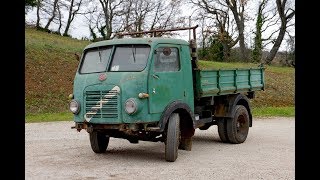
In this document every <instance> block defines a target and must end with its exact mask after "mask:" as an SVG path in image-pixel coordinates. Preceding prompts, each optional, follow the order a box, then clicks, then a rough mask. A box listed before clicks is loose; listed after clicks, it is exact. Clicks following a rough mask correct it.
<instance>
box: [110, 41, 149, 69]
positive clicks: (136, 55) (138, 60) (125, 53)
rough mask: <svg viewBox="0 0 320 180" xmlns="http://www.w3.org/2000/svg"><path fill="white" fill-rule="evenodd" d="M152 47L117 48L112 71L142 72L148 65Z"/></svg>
mask: <svg viewBox="0 0 320 180" xmlns="http://www.w3.org/2000/svg"><path fill="white" fill-rule="evenodd" d="M149 52H150V46H148V45H124V46H117V47H116V49H115V52H114V55H113V59H112V62H111V66H110V71H142V70H143V69H144V68H145V67H146V64H147V60H148V56H149Z"/></svg>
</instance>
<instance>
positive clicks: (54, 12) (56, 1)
mask: <svg viewBox="0 0 320 180" xmlns="http://www.w3.org/2000/svg"><path fill="white" fill-rule="evenodd" d="M57 4H58V0H54V2H53V10H52V16H51V17H50V18H49V20H48V23H47V24H46V26H45V27H44V29H46V30H49V26H50V24H51V22H52V21H53V19H54V18H55V17H56V10H57Z"/></svg>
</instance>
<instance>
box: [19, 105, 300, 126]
mask: <svg viewBox="0 0 320 180" xmlns="http://www.w3.org/2000/svg"><path fill="white" fill-rule="evenodd" d="M252 114H253V116H254V117H278V116H281V117H293V116H295V108H294V107H259V108H252ZM25 119H26V123H33V122H51V121H72V120H73V115H72V114H71V113H70V112H63V113H37V114H27V115H26V117H25Z"/></svg>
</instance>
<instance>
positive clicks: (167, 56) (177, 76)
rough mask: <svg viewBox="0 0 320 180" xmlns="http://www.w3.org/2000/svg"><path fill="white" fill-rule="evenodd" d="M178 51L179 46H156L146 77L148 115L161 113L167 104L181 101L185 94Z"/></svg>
mask: <svg viewBox="0 0 320 180" xmlns="http://www.w3.org/2000/svg"><path fill="white" fill-rule="evenodd" d="M179 50H180V46H179V45H172V44H159V45H158V46H156V50H155V51H154V53H153V58H152V59H153V61H152V64H151V67H150V71H149V77H148V93H149V111H150V113H162V112H163V110H164V108H165V107H166V106H167V105H168V104H170V103H171V102H173V101H175V100H182V99H183V95H184V93H185V92H184V87H183V84H184V82H183V76H182V71H183V70H182V68H181V55H180V52H179Z"/></svg>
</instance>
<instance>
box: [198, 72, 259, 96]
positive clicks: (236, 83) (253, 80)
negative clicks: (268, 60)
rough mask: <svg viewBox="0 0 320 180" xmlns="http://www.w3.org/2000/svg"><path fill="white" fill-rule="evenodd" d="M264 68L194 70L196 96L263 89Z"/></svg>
mask: <svg viewBox="0 0 320 180" xmlns="http://www.w3.org/2000/svg"><path fill="white" fill-rule="evenodd" d="M264 69H265V68H264V67H259V68H243V69H242V68H241V69H218V70H196V72H195V76H196V78H195V80H196V83H195V84H196V85H195V92H196V98H201V97H209V96H217V95H225V94H232V93H241V92H250V91H255V90H264V86H265V83H264Z"/></svg>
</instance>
